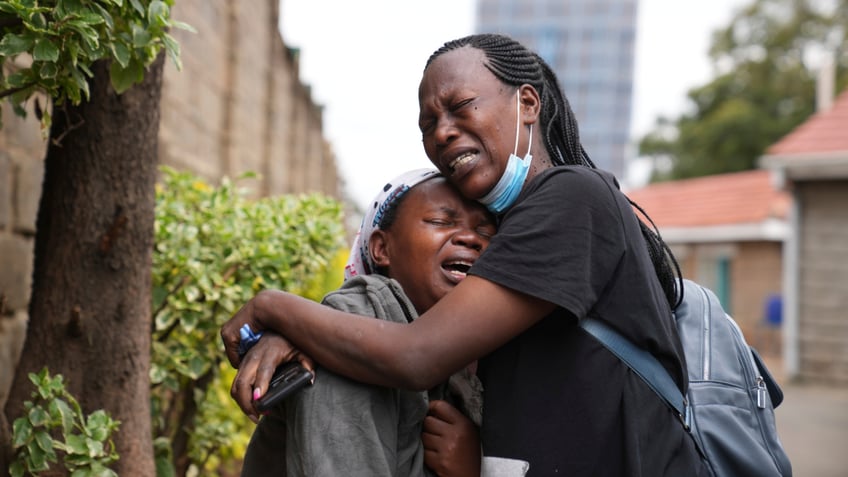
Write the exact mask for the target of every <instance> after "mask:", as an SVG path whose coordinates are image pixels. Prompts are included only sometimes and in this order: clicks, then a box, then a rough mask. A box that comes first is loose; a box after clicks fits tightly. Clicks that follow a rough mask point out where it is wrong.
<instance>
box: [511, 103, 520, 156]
mask: <svg viewBox="0 0 848 477" xmlns="http://www.w3.org/2000/svg"><path fill="white" fill-rule="evenodd" d="M519 92H520V90H519V91H516V92H515V146H513V148H512V153H513V154H518V132H519V131H520V130H519V123H520V122H521V121H520V120H521V97H520V96H519V95H518V93H519Z"/></svg>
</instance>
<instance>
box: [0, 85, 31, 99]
mask: <svg viewBox="0 0 848 477" xmlns="http://www.w3.org/2000/svg"><path fill="white" fill-rule="evenodd" d="M33 86H35V81H32V82H29V83H27V84H25V85H23V86H18V87H17V88H11V89H7V90H4V91H0V98H5V97H6V96H11V95H13V94H15V93H17V92H18V91H23V90H25V89H27V88H32V87H33Z"/></svg>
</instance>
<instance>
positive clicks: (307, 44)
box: [281, 0, 748, 207]
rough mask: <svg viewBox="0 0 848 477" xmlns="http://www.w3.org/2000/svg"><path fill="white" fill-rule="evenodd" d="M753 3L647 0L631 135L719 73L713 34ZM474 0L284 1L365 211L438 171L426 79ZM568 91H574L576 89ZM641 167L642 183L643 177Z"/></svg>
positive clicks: (286, 28) (350, 184)
mask: <svg viewBox="0 0 848 477" xmlns="http://www.w3.org/2000/svg"><path fill="white" fill-rule="evenodd" d="M747 3H748V2H747V1H745V0H640V2H639V10H638V12H639V13H638V20H637V21H638V24H637V34H636V36H637V40H636V63H635V71H634V91H633V93H634V94H633V116H632V121H631V134H630V136H631V138H632V140H633V141H634V142H635V140H636V138H638V137H640V136H641V135H644V134H645V133H646V132H648V131H649V130H650V129H651V126H652V125H653V124H654V122H655V120H656V118H657V117H658V116H660V115H664V116H667V117H672V118H673V117H676V116H677V115H679V114H681V113H683V112H684V111H685V108H686V106H687V104H686V92H687V91H688V90H689V89H691V88H693V87H695V86H699V85H701V84H704V83H706V82H708V81H709V80H710V79H711V78H712V76H713V72H712V69H711V64H710V61H709V57H708V55H707V50H708V48H709V44H710V38H711V33H712V31H713V30H715V29H716V28H720V27H723V26H725V25H727V23H728V22H729V20H730V19H731V18H732V15H733V13H735V11H736V10H738V9H739V8H740V7H742V6H744V5H746V4H747ZM474 15H475V2H474V0H428V1H426V2H406V1H397V0H362V1H358V2H351V1H349V0H282V3H281V33H282V36H283V41H284V42H285V43H286V44H287V45H288V46H290V47H297V48H300V68H301V70H300V76H301V81H303V82H304V83H305V84H308V85H310V86H311V88H312V94H313V100H314V101H315V102H316V103H318V104H320V105H323V107H324V132H325V136H326V137H327V139H328V140H329V141H330V143H331V144H332V147H333V150H334V152H335V154H336V158H337V161H338V167H339V172H340V174H341V177H342V178H343V180H344V181H345V193H346V195H347V196H348V197H349V198H350V199H351V200H353V201H354V202H355V203H357V204H359V206H360V207H365V205H366V204H367V203H368V202H369V201H370V200H371V199H372V198H373V197H374V196H375V195H376V194H377V192H378V191H379V189H380V188H382V186H383V185H384V184H385V183H386V181H388V180H389V179H391V178H392V177H394V176H396V175H398V174H400V173H402V172H405V171H407V170H409V169H414V168H419V167H431V164H430V162H429V161H428V160H427V157H426V156H425V155H424V149H423V147H422V145H421V135H420V132H419V130H418V83H419V81H420V80H421V73H422V72H423V69H424V64H425V62H426V61H427V58H429V56H430V54H432V53H433V52H434V51H435V50H436V49H438V48H439V47H440V46H441V45H442V44H443V43H444V42H446V41H448V40H453V39H456V38H460V37H462V36H465V35H468V34H470V33H473V32H474ZM567 94H568V92H567V91H566V95H567ZM643 175H644V170H642V171H641V172H640V171H639V170H638V168H634V176H633V178H632V180H633V181H635V182H638V181H640V180H641V179H642V177H640V176H643Z"/></svg>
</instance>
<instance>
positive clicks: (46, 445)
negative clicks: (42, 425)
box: [33, 431, 53, 453]
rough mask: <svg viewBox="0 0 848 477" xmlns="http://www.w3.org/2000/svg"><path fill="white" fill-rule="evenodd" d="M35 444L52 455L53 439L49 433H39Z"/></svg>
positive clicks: (36, 434) (36, 435)
mask: <svg viewBox="0 0 848 477" xmlns="http://www.w3.org/2000/svg"><path fill="white" fill-rule="evenodd" d="M33 436H34V437H35V442H36V443H37V444H38V447H40V448H41V449H42V450H43V451H44V452H47V453H50V452H52V451H53V439H51V438H50V434H49V433H48V432H47V431H38V432H36V433H35V434H34V435H33Z"/></svg>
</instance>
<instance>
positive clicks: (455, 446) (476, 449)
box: [421, 401, 480, 477]
mask: <svg viewBox="0 0 848 477" xmlns="http://www.w3.org/2000/svg"><path fill="white" fill-rule="evenodd" d="M421 442H422V443H423V444H424V463H425V464H426V465H427V467H429V468H430V469H432V470H433V471H434V472H436V474H438V475H439V477H450V476H463V477H465V476H473V477H479V475H480V435H479V431H478V430H477V426H475V425H474V423H473V422H471V420H470V419H468V418H467V417H465V416H464V415H463V414H462V413H461V412H459V410H458V409H457V408H455V407H453V406H451V405H450V404H448V402H447V401H431V402H430V411H429V413H428V415H427V417H426V418H424V432H423V433H422V435H421Z"/></svg>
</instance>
